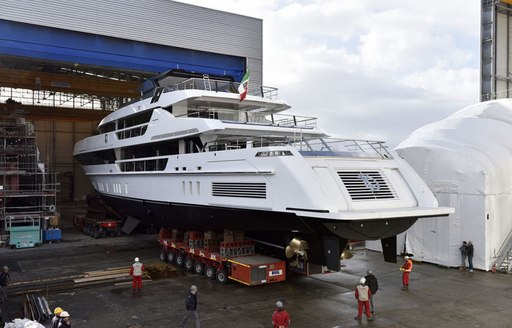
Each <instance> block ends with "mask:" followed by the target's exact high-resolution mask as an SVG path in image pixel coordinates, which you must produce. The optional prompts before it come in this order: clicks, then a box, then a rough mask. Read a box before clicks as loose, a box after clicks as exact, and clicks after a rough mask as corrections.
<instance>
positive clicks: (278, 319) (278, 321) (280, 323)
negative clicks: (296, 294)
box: [272, 301, 291, 328]
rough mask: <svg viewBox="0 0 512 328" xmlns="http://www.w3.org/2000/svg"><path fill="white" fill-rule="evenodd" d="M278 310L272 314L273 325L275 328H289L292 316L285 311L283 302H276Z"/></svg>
mask: <svg viewBox="0 0 512 328" xmlns="http://www.w3.org/2000/svg"><path fill="white" fill-rule="evenodd" d="M276 307H277V308H276V310H275V311H274V313H273V314H272V324H273V325H274V326H273V327H274V328H288V325H289V324H290V321H291V319H290V316H289V315H288V312H286V310H285V309H284V306H283V302H281V301H277V302H276Z"/></svg>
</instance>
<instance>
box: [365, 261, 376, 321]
mask: <svg viewBox="0 0 512 328" xmlns="http://www.w3.org/2000/svg"><path fill="white" fill-rule="evenodd" d="M364 279H366V285H368V288H370V292H371V295H370V312H371V314H372V315H375V303H373V298H374V297H375V294H376V293H377V289H379V282H378V281H377V278H376V277H375V276H374V275H373V272H372V271H371V270H368V271H367V272H366V277H364Z"/></svg>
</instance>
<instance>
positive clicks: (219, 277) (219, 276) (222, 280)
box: [215, 269, 228, 284]
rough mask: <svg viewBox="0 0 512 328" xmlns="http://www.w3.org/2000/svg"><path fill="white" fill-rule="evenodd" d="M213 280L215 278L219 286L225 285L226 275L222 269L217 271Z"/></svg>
mask: <svg viewBox="0 0 512 328" xmlns="http://www.w3.org/2000/svg"><path fill="white" fill-rule="evenodd" d="M215 278H217V281H218V282H220V283H221V284H225V283H226V282H228V273H227V272H226V270H224V269H220V270H217V274H216V275H215Z"/></svg>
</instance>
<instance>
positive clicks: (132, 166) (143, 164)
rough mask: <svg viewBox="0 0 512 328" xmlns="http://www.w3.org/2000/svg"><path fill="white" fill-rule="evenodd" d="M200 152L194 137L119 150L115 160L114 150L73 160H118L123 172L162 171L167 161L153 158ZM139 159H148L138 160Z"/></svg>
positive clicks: (85, 162)
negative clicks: (120, 161) (118, 155)
mask: <svg viewBox="0 0 512 328" xmlns="http://www.w3.org/2000/svg"><path fill="white" fill-rule="evenodd" d="M201 150H202V143H201V140H200V139H199V138H198V137H194V138H187V139H184V140H167V141H161V142H155V143H150V144H141V145H134V146H130V147H124V148H122V149H121V152H120V157H119V158H116V154H115V151H114V149H107V150H101V151H94V152H90V153H84V154H79V155H76V156H75V158H76V160H77V161H78V162H79V163H80V164H81V165H101V164H113V163H115V161H116V159H118V160H124V161H123V162H122V163H121V170H123V171H163V170H164V169H165V166H166V165H167V159H161V158H156V159H155V158H154V157H161V156H169V155H178V154H189V153H198V152H200V151H201ZM152 157H153V158H152ZM139 158H148V159H147V160H138V159H139ZM125 160H133V161H125Z"/></svg>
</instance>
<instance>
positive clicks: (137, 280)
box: [130, 257, 145, 294]
mask: <svg viewBox="0 0 512 328" xmlns="http://www.w3.org/2000/svg"><path fill="white" fill-rule="evenodd" d="M144 270H145V269H144V264H142V263H141V262H140V261H139V258H138V257H136V258H135V263H133V264H132V266H131V268H130V276H132V277H133V282H132V292H133V293H134V294H135V292H137V290H138V291H139V292H140V291H141V289H142V273H143V272H144Z"/></svg>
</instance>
